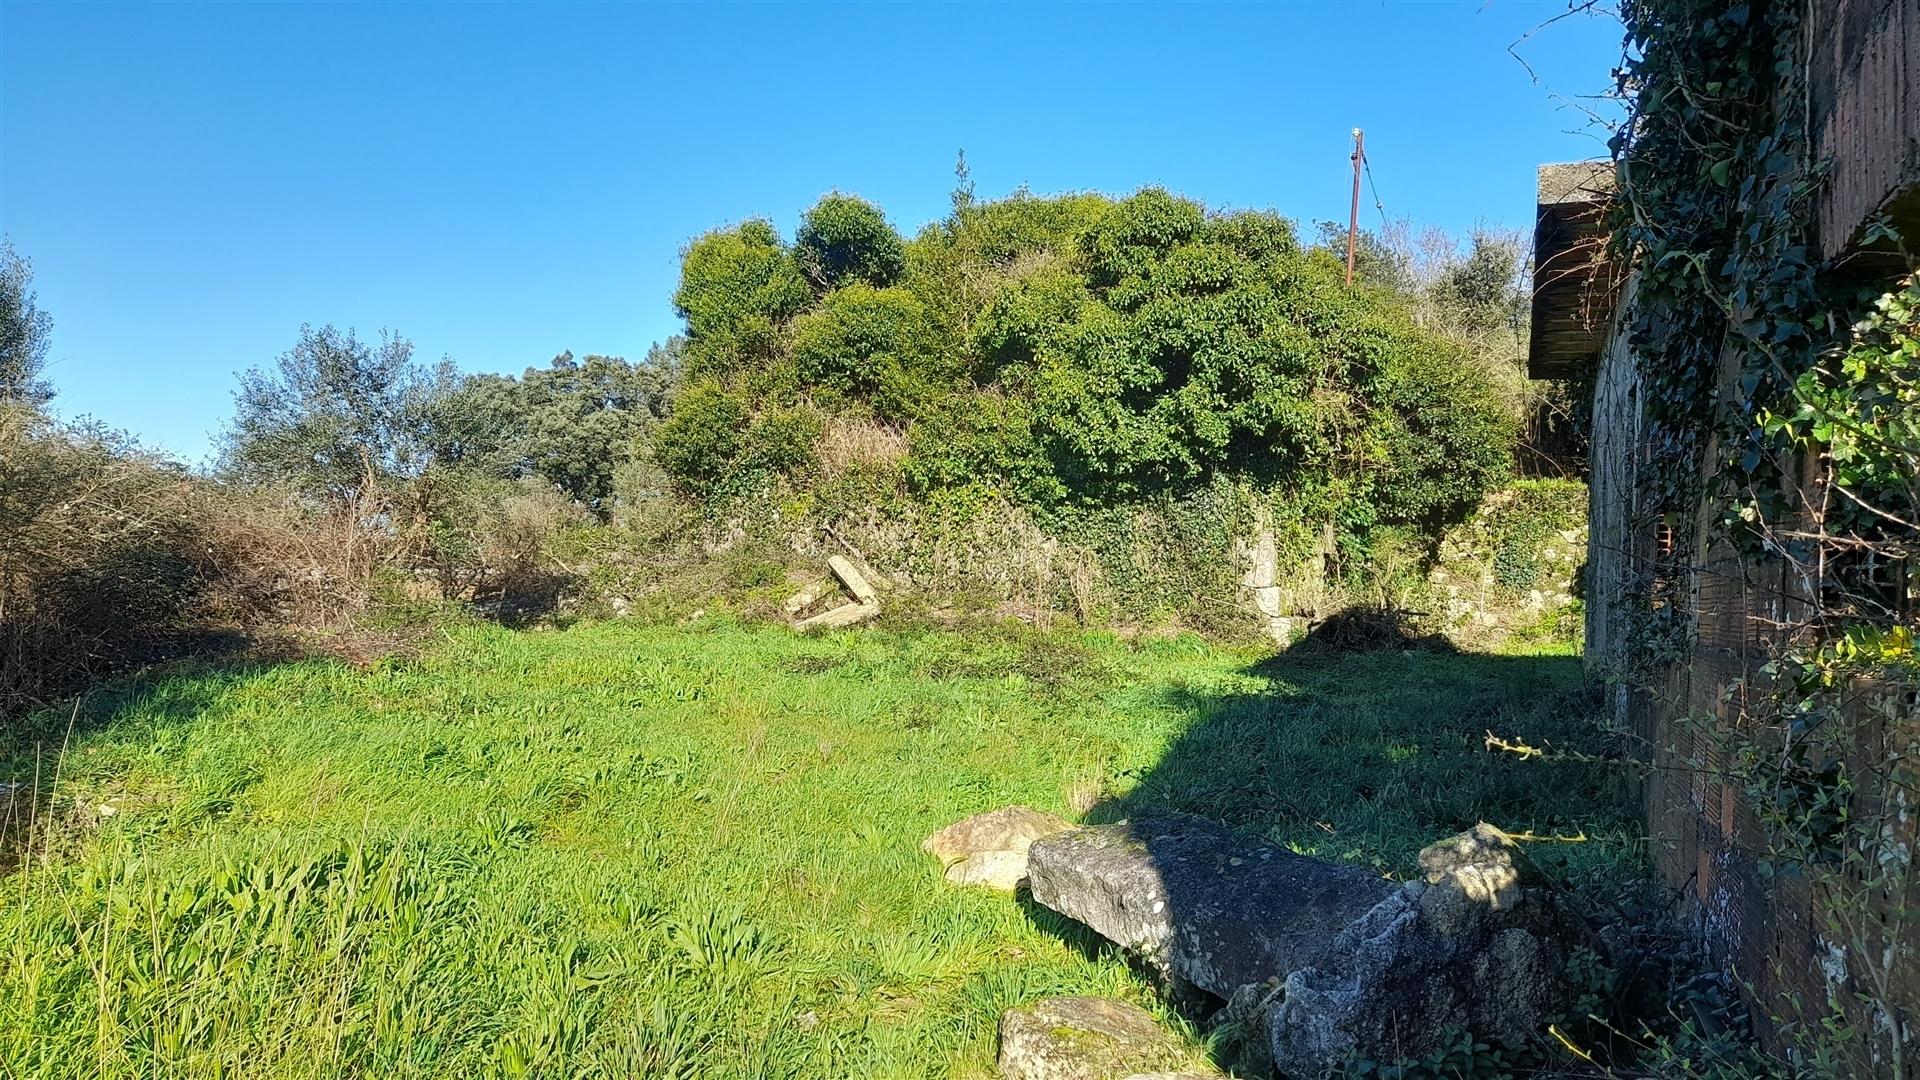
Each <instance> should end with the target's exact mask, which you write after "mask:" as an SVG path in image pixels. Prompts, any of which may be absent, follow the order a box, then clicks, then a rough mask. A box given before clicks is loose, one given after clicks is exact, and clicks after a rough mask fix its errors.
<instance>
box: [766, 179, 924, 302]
mask: <svg viewBox="0 0 1920 1080" xmlns="http://www.w3.org/2000/svg"><path fill="white" fill-rule="evenodd" d="M793 253H794V257H795V258H796V259H797V260H798V261H799V263H800V267H801V269H802V270H804V271H805V272H806V274H807V277H808V278H809V279H811V280H812V281H813V283H814V285H815V286H816V287H818V288H819V289H820V290H822V291H826V290H829V289H837V288H839V287H840V286H842V285H849V284H854V283H863V284H867V285H872V286H875V287H876V288H885V287H886V286H888V285H891V284H893V283H894V282H895V281H897V280H898V279H899V277H900V274H901V273H902V272H903V271H904V270H905V269H906V246H905V244H904V243H903V242H902V241H901V239H900V234H899V233H897V232H895V231H894V229H893V226H891V225H889V224H887V218H886V215H884V214H882V213H881V212H880V208H879V207H877V206H875V205H873V204H872V203H870V202H867V201H866V200H865V199H862V198H859V197H858V196H855V195H843V194H841V193H839V192H837V191H836V192H833V193H831V194H829V195H826V196H824V197H822V198H821V200H820V201H819V202H817V203H815V204H814V205H813V209H811V210H808V211H807V213H806V216H805V217H803V218H802V219H801V221H800V229H799V232H798V233H796V234H795V236H794V242H793Z"/></svg>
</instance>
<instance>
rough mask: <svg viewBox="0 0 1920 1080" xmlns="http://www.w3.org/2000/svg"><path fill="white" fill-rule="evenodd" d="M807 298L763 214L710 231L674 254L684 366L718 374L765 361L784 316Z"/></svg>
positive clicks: (809, 297)
mask: <svg viewBox="0 0 1920 1080" xmlns="http://www.w3.org/2000/svg"><path fill="white" fill-rule="evenodd" d="M812 299H813V290H812V289H811V288H809V287H808V285H807V280H806V278H805V277H803V276H802V275H801V273H800V267H799V265H798V264H797V263H795V262H794V260H793V257H792V255H791V254H790V253H789V252H788V251H787V249H786V246H785V245H784V244H783V243H781V240H780V235H779V233H777V232H775V231H774V228H773V226H772V225H770V224H768V223H767V222H765V221H762V220H758V219H756V220H752V221H747V222H743V223H742V224H740V225H737V226H735V227H733V228H731V229H720V230H717V231H715V232H710V233H708V234H707V235H705V236H702V237H700V238H699V239H698V240H695V241H694V242H693V243H692V244H690V245H688V247H687V250H686V252H685V253H684V254H683V255H682V256H681V259H680V288H679V290H678V291H676V292H675V293H674V294H673V303H674V308H675V310H677V311H679V313H680V315H681V317H682V318H684V319H686V321H687V336H688V341H689V348H688V350H687V368H688V370H689V372H690V373H693V374H697V375H724V374H727V373H729V372H733V371H736V370H740V369H742V368H748V367H751V366H753V365H755V364H756V363H765V362H770V361H771V360H772V359H773V358H774V356H775V355H776V353H777V352H778V350H779V347H780V343H781V331H782V329H783V328H784V327H785V324H786V321H787V320H788V319H790V318H792V317H793V316H795V315H797V314H799V313H800V312H801V311H802V310H804V309H805V308H806V306H807V305H808V304H809V303H810V302H811V301H812Z"/></svg>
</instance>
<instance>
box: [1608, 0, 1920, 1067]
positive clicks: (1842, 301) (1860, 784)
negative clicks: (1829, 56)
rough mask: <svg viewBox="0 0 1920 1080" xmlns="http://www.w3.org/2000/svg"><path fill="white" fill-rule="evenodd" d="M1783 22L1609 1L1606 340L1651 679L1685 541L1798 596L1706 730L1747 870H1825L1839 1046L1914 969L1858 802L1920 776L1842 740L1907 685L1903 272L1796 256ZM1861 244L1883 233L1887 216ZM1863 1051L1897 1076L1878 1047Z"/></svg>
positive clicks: (1799, 251) (1893, 842) (1917, 394)
mask: <svg viewBox="0 0 1920 1080" xmlns="http://www.w3.org/2000/svg"><path fill="white" fill-rule="evenodd" d="M1803 11H1804V9H1803V7H1802V6H1800V5H1797V4H1790V3H1785V2H1774V3H1764V2H1754V3H1736V4H1727V3H1725V2H1724V0H1630V2H1628V3H1627V4H1626V5H1625V6H1624V8H1623V12H1622V14H1623V17H1624V20H1625V23H1626V27H1627V55H1626V58H1625V60H1624V61H1623V63H1622V65H1621V68H1620V71H1619V84H1618V89H1619V93H1620V96H1621V97H1622V98H1623V99H1624V100H1625V101H1627V102H1628V104H1629V106H1630V117H1629V119H1628V121H1627V122H1626V123H1624V124H1622V125H1621V126H1620V128H1619V129H1618V131H1617V133H1616V134H1615V136H1614V138H1613V142H1612V149H1613V153H1614V159H1615V164H1616V167H1617V170H1618V177H1619V182H1620V196H1621V197H1620V199H1619V200H1618V203H1617V207H1616V218H1615V221H1614V225H1615V255H1616V257H1619V258H1621V259H1623V260H1626V261H1628V262H1630V263H1631V265H1632V266H1633V267H1634V268H1635V270H1636V272H1637V275H1638V276H1637V284H1636V286H1635V289H1634V293H1633V305H1634V307H1633V310H1632V311H1631V312H1630V313H1629V314H1628V321H1627V324H1626V332H1627V335H1628V339H1629V344H1630V345H1631V346H1632V349H1633V352H1634V356H1635V359H1636V363H1637V368H1638V372H1637V373H1638V376H1639V386H1640V390H1641V395H1642V398H1641V400H1642V403H1643V410H1644V412H1643V417H1642V419H1643V431H1644V432H1645V438H1646V440H1647V442H1648V443H1649V444H1650V445H1649V446H1648V447H1647V451H1648V452H1647V453H1646V454H1645V455H1644V456H1643V458H1642V461H1643V463H1644V464H1642V465H1641V467H1640V474H1639V477H1638V479H1639V484H1640V495H1639V502H1638V505H1637V510H1638V514H1639V520H1638V521H1637V522H1636V523H1635V525H1636V529H1637V530H1638V532H1639V534H1640V535H1643V536H1645V535H1663V536H1667V537H1671V541H1670V542H1669V543H1666V544H1662V545H1661V547H1660V550H1658V551H1657V552H1656V553H1655V555H1654V556H1653V557H1652V559H1651V560H1649V565H1647V566H1645V567H1644V568H1643V569H1644V571H1645V572H1644V573H1643V574H1642V575H1641V577H1640V579H1639V589H1640V592H1641V595H1640V600H1641V601H1642V605H1641V607H1642V614H1643V616H1644V618H1643V620H1642V621H1643V623H1644V625H1640V626H1637V627H1636V628H1635V629H1636V630H1637V633H1636V635H1635V636H1636V638H1637V641H1636V642H1635V645H1636V647H1637V653H1638V655H1637V657H1635V658H1632V659H1637V660H1638V661H1640V662H1641V665H1642V668H1643V670H1644V669H1646V668H1652V669H1654V670H1660V669H1663V668H1664V667H1665V666H1666V665H1668V664H1670V663H1672V662H1676V661H1682V660H1685V659H1686V658H1687V657H1688V656H1689V655H1690V653H1691V649H1692V642H1691V634H1692V613H1691V612H1690V611H1689V610H1687V609H1688V606H1689V602H1688V600H1687V597H1689V596H1690V595H1691V594H1692V591H1693V590H1692V589H1691V588H1690V582H1691V580H1692V579H1694V578H1696V577H1698V576H1700V575H1702V574H1704V573H1706V572H1708V571H1707V570H1706V569H1705V568H1704V567H1703V565H1702V564H1703V562H1704V560H1703V558H1702V556H1703V554H1704V553H1703V552H1702V551H1700V550H1696V542H1698V541H1704V542H1705V543H1707V544H1709V545H1711V546H1713V547H1714V548H1715V549H1716V551H1717V552H1721V553H1731V554H1734V555H1738V556H1740V557H1741V558H1742V559H1743V560H1744V561H1745V562H1746V563H1747V565H1766V566H1772V567H1779V566H1783V565H1784V566H1785V567H1786V568H1787V570H1788V572H1789V590H1790V591H1791V592H1792V593H1793V594H1794V595H1795V597H1796V598H1797V599H1798V600H1799V601H1800V603H1799V604H1797V605H1796V606H1795V609H1794V610H1790V611H1788V612H1787V613H1786V615H1785V616H1784V617H1783V618H1782V619H1781V620H1780V621H1781V623H1782V625H1780V626H1779V627H1777V628H1776V632H1775V634H1774V641H1773V650H1774V652H1773V656H1772V660H1771V662H1770V663H1769V664H1768V665H1767V666H1766V667H1765V668H1763V669H1762V671H1761V675H1762V676H1763V679H1766V680H1768V681H1766V682H1764V683H1763V685H1762V686H1760V687H1758V689H1760V690H1761V692H1760V693H1757V694H1754V695H1752V696H1751V698H1749V699H1748V704H1747V706H1746V711H1745V712H1744V713H1743V716H1742V722H1741V723H1740V724H1738V725H1724V724H1711V723H1710V724H1707V725H1705V730H1704V732H1703V734H1706V735H1708V736H1710V737H1711V738H1713V739H1715V740H1717V741H1719V742H1720V743H1721V745H1722V746H1723V748H1724V749H1725V751H1726V757H1725V760H1726V761H1727V762H1728V763H1729V765H1728V770H1729V775H1728V776H1727V779H1728V780H1729V781H1730V782H1732V783H1734V784H1735V785H1736V786H1738V787H1740V788H1743V789H1744V792H1745V795H1746V802H1747V804H1748V805H1749V806H1750V807H1752V808H1754V809H1755V810H1756V812H1757V813H1758V814H1759V816H1760V818H1761V819H1762V821H1763V823H1764V825H1765V826H1766V831H1767V844H1766V850H1765V851H1764V852H1762V853H1760V863H1761V868H1762V870H1763V871H1766V870H1789V871H1792V872H1795V873H1811V874H1814V875H1815V876H1816V877H1817V878H1818V879H1819V880H1820V881H1821V882H1822V885H1821V888H1822V890H1823V891H1822V894H1821V896H1822V901H1823V903H1822V905H1821V907H1822V914H1823V915H1824V916H1825V917H1826V919H1827V923H1828V925H1826V926H1824V927H1822V933H1823V934H1824V935H1825V936H1826V937H1827V939H1828V940H1829V941H1832V942H1834V943H1835V944H1836V947H1839V948H1842V949H1844V950H1845V955H1846V956H1847V957H1849V958H1850V959H1849V963H1850V964H1851V965H1852V966H1851V967H1850V969H1849V976H1850V978H1851V984H1852V986H1853V988H1854V992H1855V993H1856V994H1857V995H1858V997H1857V998H1853V999H1850V1000H1843V996H1836V997H1835V999H1834V1001H1832V1002H1830V1003H1829V1004H1830V1005H1832V1012H1833V1015H1832V1016H1830V1017H1827V1018H1824V1019H1822V1020H1821V1025H1816V1027H1819V1026H1822V1025H1823V1026H1824V1029H1825V1030H1826V1031H1827V1032H1828V1033H1829V1034H1830V1035H1836V1036H1838V1038H1836V1039H1834V1040H1833V1041H1834V1042H1837V1043H1844V1042H1845V1041H1846V1040H1847V1039H1848V1038H1850V1037H1851V1036H1850V1035H1849V1033H1851V1034H1852V1035H1858V1034H1860V1033H1861V1030H1860V1029H1859V1028H1858V1027H1857V1026H1856V1027H1849V1026H1848V1023H1849V1021H1848V1016H1849V1015H1851V1016H1852V1017H1853V1019H1854V1021H1859V1020H1861V1019H1864V1020H1865V1021H1866V1022H1867V1023H1869V1024H1871V1025H1873V1026H1874V1027H1875V1028H1877V1029H1879V1030H1881V1031H1885V1030H1892V1031H1895V1032H1899V1031H1901V1030H1903V1028H1902V1024H1903V1022H1904V1021H1903V1014H1902V1013H1901V1004H1900V1002H1899V1001H1897V1000H1895V995H1893V994H1892V993H1891V992H1890V990H1889V987H1890V985H1891V981H1890V980H1891V973H1892V971H1893V970H1895V969H1896V968H1897V967H1898V966H1900V965H1902V964H1905V963H1909V962H1912V961H1913V957H1912V952H1913V946H1914V944H1915V942H1914V938H1915V933H1914V931H1915V929H1916V924H1915V920H1914V917H1915V916H1916V915H1920V912H1915V911H1913V910H1911V908H1909V907H1907V906H1904V901H1902V899H1901V898H1902V897H1903V896H1907V895H1910V893H1911V890H1912V888H1913V886H1914V878H1913V876H1912V875H1913V871H1912V864H1913V862H1914V860H1913V857H1912V856H1913V854H1914V852H1913V851H1912V850H1911V848H1912V838H1911V836H1910V835H1908V834H1907V831H1906V830H1905V827H1904V826H1896V825H1895V824H1894V823H1893V822H1892V819H1891V818H1889V817H1888V816H1887V811H1888V809H1889V807H1887V806H1886V805H1883V804H1882V801H1881V799H1880V796H1881V794H1883V793H1886V792H1897V791H1900V790H1902V789H1905V790H1912V785H1913V784H1914V783H1915V781H1916V780H1920V777H1917V776H1916V775H1915V769H1914V767H1913V765H1912V761H1913V759H1914V757H1915V753H1916V751H1920V748H1915V747H1904V746H1900V745H1896V744H1894V743H1893V742H1892V741H1890V740H1883V743H1882V744H1884V745H1885V746H1886V748H1887V752H1885V753H1882V754H1873V755H1868V754H1863V753H1861V752H1860V748H1861V747H1862V746H1863V745H1865V744H1867V743H1868V742H1869V740H1867V739H1866V738H1865V737H1864V732H1863V730H1862V728H1861V725H1862V724H1863V723H1866V721H1863V720H1862V719H1860V717H1861V716H1862V715H1864V714H1869V713H1870V712H1871V711H1870V710H1863V709H1861V708H1859V707H1858V701H1857V699H1858V698H1859V697H1860V696H1861V688H1862V687H1864V686H1867V685H1871V686H1873V687H1875V688H1877V697H1878V699H1879V700H1881V701H1883V702H1891V703H1892V705H1893V709H1894V710H1895V712H1898V711H1899V710H1900V709H1902V708H1905V709H1906V710H1907V711H1908V712H1910V711H1911V702H1912V700H1913V697H1912V695H1913V693H1914V688H1915V685H1916V669H1915V666H1914V663H1913V657H1914V653H1913V641H1914V630H1913V619H1914V612H1913V611H1912V599H1911V598H1912V592H1913V585H1912V581H1911V577H1910V575H1911V574H1912V572H1913V571H1912V567H1913V564H1914V560H1915V557H1916V555H1920V495H1917V494H1916V484H1920V480H1917V479H1916V477H1920V420H1916V416H1920V319H1916V311H1920V293H1917V292H1916V288H1915V284H1914V282H1913V280H1912V279H1911V278H1909V279H1906V280H1905V281H1904V282H1899V283H1895V287H1894V288H1893V289H1892V291H1891V292H1888V291H1886V290H1887V285H1888V282H1887V281H1886V279H1885V278H1884V277H1883V278H1881V279H1880V280H1878V281H1875V280H1873V279H1871V277H1870V276H1869V275H1867V274H1864V273H1861V272H1860V271H1859V268H1858V267H1857V266H1850V265H1847V264H1845V263H1844V262H1840V263H1827V262H1824V261H1823V260H1822V259H1821V258H1820V256H1819V255H1818V252H1817V249H1816V248H1815V246H1814V242H1813V241H1814V237H1813V235H1812V222H1813V220H1814V214H1813V212H1812V211H1813V206H1814V201H1815V199H1816V197H1817V195H1818V193H1819V191H1820V187H1821V184H1822V183H1823V182H1824V179H1825V174H1826V172H1827V169H1828V168H1829V163H1826V162H1823V161H1819V160H1817V159H1816V157H1815V155H1814V150H1813V146H1812V143H1811V140H1810V137H1809V132H1808V130H1807V108H1806V102H1807V90H1808V88H1807V85H1806V81H1805V79H1806V73H1805V60H1804V54H1803V51H1802V50H1803V44H1804V42H1803V27H1802V21H1801V20H1802V14H1803ZM1865 240H1866V241H1867V242H1868V243H1877V244H1879V245H1880V246H1881V247H1883V248H1887V247H1892V248H1896V249H1897V247H1898V237H1897V236H1896V235H1894V234H1893V232H1892V231H1891V230H1890V229H1888V228H1887V227H1886V226H1885V225H1884V224H1877V225H1873V226H1872V227H1870V228H1869V229H1868V230H1867V233H1866V236H1865ZM1882 294H1884V295H1882ZM1876 296H1879V299H1878V300H1877V301H1876V300H1875V299H1874V298H1875V297H1876ZM1703 511H1704V513H1703ZM1700 522H1704V523H1705V524H1707V525H1708V528H1707V529H1705V530H1700V529H1698V528H1696V527H1695V526H1696V523H1700ZM1662 527H1664V530H1665V531H1664V532H1660V533H1656V530H1660V529H1662ZM1712 572H1714V573H1718V572H1720V571H1719V570H1718V569H1715V570H1713V571H1712ZM1799 609H1804V613H1799ZM1901 702H1905V703H1906V704H1905V705H1904V706H1902V705H1901V704H1900V703H1901ZM1880 715H1881V716H1884V715H1885V712H1884V710H1883V711H1881V713H1880ZM1876 745H1881V744H1876ZM1836 870H1837V871H1839V873H1831V872H1830V871H1836ZM1888 898H1891V899H1890V900H1889V899H1888ZM1855 1001H1857V1002H1864V1003H1865V1006H1866V1015H1865V1016H1864V1017H1861V1016H1860V1014H1858V1013H1857V1012H1850V1006H1851V1004H1852V1002H1855ZM1803 1049H1804V1048H1803ZM1820 1052H1821V1051H1819V1050H1817V1049H1816V1050H1814V1051H1813V1053H1814V1054H1815V1056H1818V1054H1819V1053H1820ZM1876 1052H1880V1053H1882V1054H1883V1057H1882V1058H1881V1059H1880V1061H1879V1065H1880V1067H1882V1068H1889V1069H1891V1072H1890V1073H1888V1075H1895V1076H1899V1075H1904V1072H1905V1064H1904V1059H1903V1047H1902V1039H1901V1038H1900V1037H1898V1036H1896V1037H1895V1038H1893V1039H1890V1040H1886V1045H1885V1046H1884V1047H1881V1048H1879V1049H1878V1050H1877V1051H1876Z"/></svg>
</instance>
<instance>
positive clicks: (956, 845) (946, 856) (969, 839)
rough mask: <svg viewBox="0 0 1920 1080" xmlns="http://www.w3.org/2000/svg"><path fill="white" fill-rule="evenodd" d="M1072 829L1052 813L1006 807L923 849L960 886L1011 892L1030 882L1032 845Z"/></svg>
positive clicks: (950, 830) (943, 833)
mask: <svg viewBox="0 0 1920 1080" xmlns="http://www.w3.org/2000/svg"><path fill="white" fill-rule="evenodd" d="M1071 828H1073V826H1072V824H1070V823H1069V822H1067V821H1065V820H1064V819H1061V818H1058V817H1055V816H1054V815H1052V814H1046V813H1042V812H1040V811H1038V810H1035V809H1032V808H1031V807H1026V806H1007V807H1002V808H1001V809H999V810H989V811H987V812H986V813H984V814H975V815H973V816H972V817H970V818H965V819H963V820H961V821H956V822H954V823H953V824H951V825H949V826H947V827H946V828H944V829H941V830H940V831H939V832H937V833H934V834H933V835H932V836H929V837H927V839H926V841H925V842H924V843H922V844H921V845H920V849H921V850H922V851H926V852H928V853H929V854H931V855H933V856H934V857H935V858H937V859H939V860H940V862H941V863H942V864H943V865H944V866H945V867H946V874H947V880H948V881H950V882H952V883H954V884H955V885H979V886H983V887H985V888H989V889H999V890H1001V891H1003V892H1012V891H1013V890H1015V889H1016V888H1018V887H1019V885H1020V882H1021V881H1023V880H1025V879H1026V876H1027V849H1028V848H1029V847H1030V846H1031V845H1032V844H1033V842H1034V841H1035V840H1038V839H1040V838H1041V837H1043V836H1052V835H1053V834H1054V833H1058V832H1063V831H1065V830H1067V829H1071Z"/></svg>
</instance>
